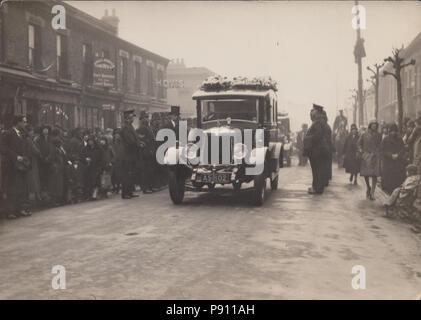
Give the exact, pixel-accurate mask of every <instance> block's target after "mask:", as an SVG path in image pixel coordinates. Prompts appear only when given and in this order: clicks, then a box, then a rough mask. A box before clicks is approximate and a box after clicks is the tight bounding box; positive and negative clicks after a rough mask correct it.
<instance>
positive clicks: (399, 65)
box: [383, 46, 415, 131]
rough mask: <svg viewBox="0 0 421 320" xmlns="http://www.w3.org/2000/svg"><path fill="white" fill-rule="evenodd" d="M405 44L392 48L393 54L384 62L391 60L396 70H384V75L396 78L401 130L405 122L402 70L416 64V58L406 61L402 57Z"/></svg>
mask: <svg viewBox="0 0 421 320" xmlns="http://www.w3.org/2000/svg"><path fill="white" fill-rule="evenodd" d="M402 50H403V46H402V48H400V49H395V48H394V49H392V55H391V56H389V57H387V58H385V59H384V62H389V63H391V64H392V66H393V69H394V72H389V71H383V75H384V76H392V77H393V78H395V80H396V89H397V96H398V126H399V131H401V130H402V122H403V100H402V79H401V71H402V70H403V69H404V68H406V67H407V66H409V65H414V64H415V60H414V59H411V61H409V62H407V63H404V60H405V59H404V58H402V57H400V56H399V54H400V53H401V52H402Z"/></svg>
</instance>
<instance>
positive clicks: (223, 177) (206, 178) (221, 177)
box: [196, 173, 230, 183]
mask: <svg viewBox="0 0 421 320" xmlns="http://www.w3.org/2000/svg"><path fill="white" fill-rule="evenodd" d="M196 181H198V182H204V183H228V182H230V174H229V173H209V174H201V175H198V176H197V178H196Z"/></svg>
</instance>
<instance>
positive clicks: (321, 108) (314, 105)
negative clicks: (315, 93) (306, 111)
mask: <svg viewBox="0 0 421 320" xmlns="http://www.w3.org/2000/svg"><path fill="white" fill-rule="evenodd" d="M313 109H314V110H317V111H319V112H322V111H323V106H320V105H318V104H315V103H313Z"/></svg>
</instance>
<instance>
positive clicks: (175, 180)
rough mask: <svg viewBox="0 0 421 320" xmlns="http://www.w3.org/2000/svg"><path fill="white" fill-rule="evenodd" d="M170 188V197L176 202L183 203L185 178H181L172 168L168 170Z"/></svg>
mask: <svg viewBox="0 0 421 320" xmlns="http://www.w3.org/2000/svg"><path fill="white" fill-rule="evenodd" d="M168 189H169V191H170V198H171V200H172V202H173V203H174V204H181V203H182V202H183V198H184V190H185V186H184V180H183V179H180V178H179V177H178V175H177V172H176V171H173V170H170V171H169V172H168Z"/></svg>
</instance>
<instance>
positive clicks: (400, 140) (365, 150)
mask: <svg viewBox="0 0 421 320" xmlns="http://www.w3.org/2000/svg"><path fill="white" fill-rule="evenodd" d="M307 131H308V126H307V124H303V125H302V130H301V131H299V132H298V133H297V137H296V143H295V146H296V148H297V151H298V157H299V163H298V165H299V166H305V165H306V164H307V158H306V157H304V156H303V154H302V150H303V146H304V137H305V136H306V133H307ZM332 149H333V157H334V160H335V161H337V163H338V167H339V168H344V169H345V171H346V172H347V173H349V174H350V176H349V182H350V183H352V184H354V185H357V184H358V176H359V175H360V176H361V177H363V178H364V182H365V185H366V198H367V199H369V200H375V190H376V187H377V186H379V187H380V188H381V189H382V190H383V191H384V192H385V193H386V194H387V195H388V196H389V198H388V199H387V201H385V206H386V207H387V209H388V210H389V209H391V208H392V207H396V206H398V207H400V210H403V211H405V210H407V211H411V210H414V209H415V208H414V203H415V201H416V200H417V199H421V188H419V184H420V183H419V181H420V180H421V179H420V173H421V115H420V116H419V117H418V118H417V119H415V120H412V119H409V118H404V119H403V123H402V127H401V128H400V129H399V126H398V125H397V124H396V123H385V121H380V122H378V121H377V120H375V119H373V120H371V121H370V122H369V123H368V125H367V126H361V127H359V128H358V127H357V126H356V125H355V124H351V125H350V126H349V130H348V126H347V119H346V117H344V115H343V113H342V112H340V115H339V116H337V118H336V119H335V123H334V125H333V130H332Z"/></svg>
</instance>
